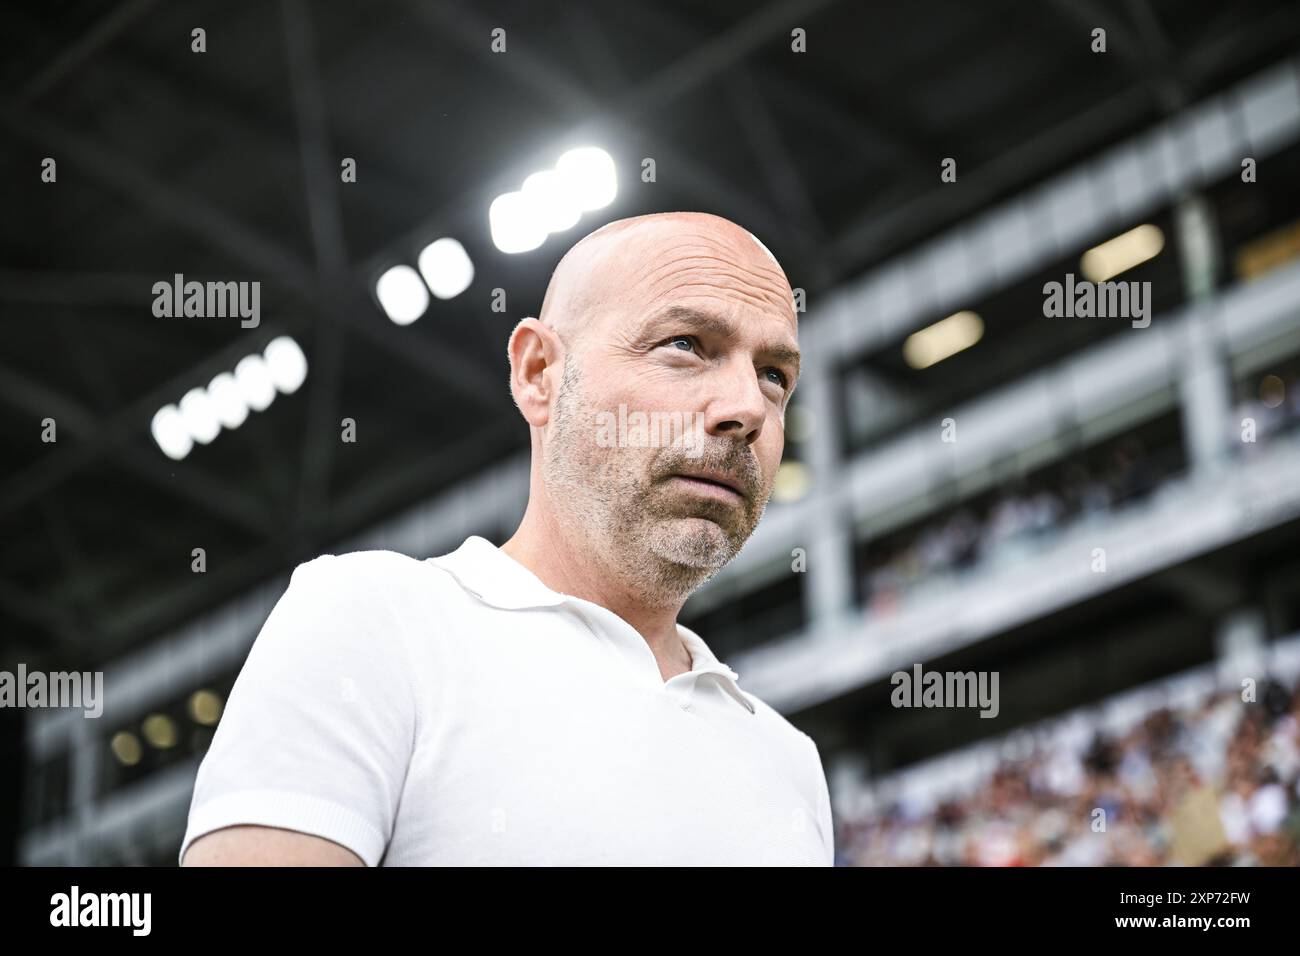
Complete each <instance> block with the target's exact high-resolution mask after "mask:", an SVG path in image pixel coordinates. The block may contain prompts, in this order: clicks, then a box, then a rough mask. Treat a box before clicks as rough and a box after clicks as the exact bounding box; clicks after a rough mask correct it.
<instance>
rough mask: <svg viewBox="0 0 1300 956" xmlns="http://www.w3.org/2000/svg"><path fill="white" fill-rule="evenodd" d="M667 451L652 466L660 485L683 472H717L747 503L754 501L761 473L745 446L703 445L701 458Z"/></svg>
mask: <svg viewBox="0 0 1300 956" xmlns="http://www.w3.org/2000/svg"><path fill="white" fill-rule="evenodd" d="M667 451H668V453H667V454H665V455H664V456H663V457H662V458H661V459H660V460H659V461H658V462H656V465H655V476H654V478H655V481H662V480H663V479H665V478H670V477H672V476H673V475H677V474H682V473H683V472H685V473H694V472H699V471H701V470H706V471H719V472H723V473H724V474H726V475H727V476H728V477H729V478H731V479H732V480H733V481H735V483H736V484H737V485H738V486H739V487H740V489H741V490H742V491H743V492H744V494H745V497H746V498H748V499H749V500H750V501H756V500H757V499H758V495H759V491H760V490H761V488H762V483H763V473H762V471H761V470H760V469H759V467H758V460H757V459H756V458H755V457H754V453H753V452H752V451H751V450H750V448H749V446H748V445H738V444H735V443H734V442H718V443H712V444H707V445H705V446H704V450H703V453H702V454H698V455H694V456H692V455H688V454H686V453H678V452H677V451H676V449H668V450H667Z"/></svg>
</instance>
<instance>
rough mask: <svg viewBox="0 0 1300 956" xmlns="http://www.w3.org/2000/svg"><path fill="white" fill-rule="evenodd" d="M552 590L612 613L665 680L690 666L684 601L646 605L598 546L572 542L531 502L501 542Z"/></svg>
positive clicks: (515, 558) (553, 521)
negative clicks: (681, 630) (681, 622)
mask: <svg viewBox="0 0 1300 956" xmlns="http://www.w3.org/2000/svg"><path fill="white" fill-rule="evenodd" d="M501 550H502V551H504V552H505V553H506V554H508V555H509V556H510V557H511V558H513V559H514V560H516V561H518V562H519V563H520V564H522V565H523V566H524V567H526V568H527V569H528V570H529V571H531V572H532V573H533V574H535V575H537V577H538V579H539V580H540V581H541V582H542V583H543V584H545V585H546V586H547V587H548V588H550V589H551V590H552V591H557V592H559V593H561V594H568V595H571V596H572V597H576V598H582V599H583V600H584V601H590V602H591V603H592V604H598V605H600V606H601V607H603V608H605V609H606V610H608V611H612V612H613V613H614V614H617V615H618V616H619V617H620V618H622V619H623V620H624V621H626V622H627V623H628V624H630V625H631V626H632V627H633V628H634V629H635V630H636V631H637V633H639V634H640V635H641V636H642V637H643V638H645V641H646V644H648V645H649V647H650V650H651V651H652V652H653V653H654V655H655V659H656V660H657V661H658V662H659V670H660V672H661V673H662V674H663V675H664V679H665V680H667V678H668V677H670V676H672V675H674V674H679V673H682V672H684V671H688V670H690V669H691V655H690V652H689V651H688V650H687V649H686V647H685V646H684V645H683V644H682V642H681V638H680V637H679V636H678V634H677V614H678V612H679V611H681V607H682V603H683V602H680V601H679V602H676V603H675V604H668V605H654V604H648V603H646V602H645V601H644V599H642V598H640V597H639V596H638V595H635V594H633V593H632V589H631V588H629V587H628V585H627V584H626V583H625V578H624V576H623V575H621V574H618V573H609V572H607V571H606V569H605V568H603V567H602V566H601V565H600V563H599V559H598V558H597V557H596V555H597V554H598V552H597V550H596V549H595V548H591V547H586V546H583V545H581V544H579V543H577V542H573V541H570V540H569V539H568V538H567V537H566V536H565V535H564V534H563V533H561V529H560V528H559V527H558V522H557V521H555V520H554V517H549V518H547V517H543V516H542V515H540V514H539V513H538V512H537V511H536V510H534V508H533V506H532V504H531V502H530V504H529V507H528V510H527V511H526V512H525V514H524V520H523V521H521V522H520V524H519V528H518V530H516V531H515V533H514V535H513V536H512V537H511V538H510V540H509V541H507V542H506V543H505V544H503V545H502V546H501Z"/></svg>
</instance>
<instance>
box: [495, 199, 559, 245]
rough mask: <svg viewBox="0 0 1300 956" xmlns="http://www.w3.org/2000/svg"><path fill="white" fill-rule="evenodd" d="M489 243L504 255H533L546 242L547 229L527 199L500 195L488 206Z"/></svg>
mask: <svg viewBox="0 0 1300 956" xmlns="http://www.w3.org/2000/svg"><path fill="white" fill-rule="evenodd" d="M488 225H489V226H490V227H491V230H492V242H493V244H495V245H496V247H497V248H498V249H500V250H501V251H502V252H506V253H511V254H513V253H518V252H532V251H533V250H534V249H536V248H537V247H538V246H540V245H541V244H542V243H543V242H545V241H546V227H545V226H543V225H542V221H541V217H540V216H539V215H538V212H537V210H536V209H535V208H534V206H533V203H532V202H531V201H530V200H529V197H527V196H525V195H524V194H523V193H522V192H514V193H503V194H501V195H500V196H498V197H497V198H496V199H494V200H492V205H491V206H489V207H488Z"/></svg>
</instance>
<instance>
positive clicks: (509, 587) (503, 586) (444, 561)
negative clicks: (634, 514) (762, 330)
mask: <svg viewBox="0 0 1300 956" xmlns="http://www.w3.org/2000/svg"><path fill="white" fill-rule="evenodd" d="M427 560H428V561H430V562H431V563H433V564H436V565H437V566H438V567H440V568H442V569H443V570H444V571H446V572H447V573H448V574H450V575H451V576H452V577H453V578H455V579H456V581H457V583H459V584H460V586H461V587H462V588H464V589H465V590H466V591H468V592H469V593H470V594H473V595H474V596H475V597H476V598H478V599H479V600H480V601H482V602H483V603H485V604H490V605H491V606H492V607H496V608H501V609H502V610H506V611H519V610H523V609H525V608H534V607H556V606H558V605H560V604H564V603H565V602H566V601H572V600H578V599H577V598H574V597H572V596H571V595H568V594H561V593H559V592H558V591H552V590H551V589H550V588H548V587H547V586H546V585H545V584H543V583H542V580H541V579H540V578H539V577H537V575H535V574H533V572H532V571H529V570H528V569H527V568H526V567H524V566H523V565H522V564H520V563H519V562H518V561H516V560H515V559H514V558H512V557H510V555H508V554H506V553H505V552H504V551H502V550H501V549H500V548H498V547H497V546H496V545H494V544H493V543H492V542H491V541H488V540H487V539H486V538H482V537H479V536H478V535H471V536H470V537H468V538H466V539H465V542H464V543H463V544H462V545H461V546H460V547H459V548H457V549H456V550H455V551H452V552H451V553H450V554H444V555H440V556H438V557H433V558H428V559H427ZM677 635H678V637H680V638H681V640H682V643H683V644H684V645H685V646H686V649H687V651H689V652H690V655H691V669H690V671H689V673H690V674H692V675H695V676H696V677H699V676H701V675H704V674H712V675H713V676H714V677H716V678H717V681H718V683H719V684H720V685H721V686H722V688H723V690H725V691H726V692H727V693H728V694H729V695H730V696H731V697H732V698H733V699H734V700H736V701H737V702H738V703H740V704H741V705H742V706H744V708H745V709H746V710H748V711H749V712H750V713H751V714H752V713H754V705H753V704H752V703H750V701H749V699H748V698H747V697H746V696H745V695H744V693H742V692H741V690H740V687H739V685H737V683H736V681H737V680H738V679H739V677H740V675H739V674H737V673H736V672H735V671H734V670H732V669H731V668H730V667H728V666H727V665H726V664H724V663H722V662H721V661H719V660H718V658H717V656H716V655H714V653H713V651H711V650H709V646H708V645H707V644H705V643H704V640H703V638H701V637H700V636H699V635H698V634H696V633H695V632H694V631H692V630H691V629H690V628H688V627H684V626H683V625H681V624H678V625H677ZM677 676H678V677H685V676H686V675H685V674H679V675H677ZM673 679H674V680H675V679H676V678H673Z"/></svg>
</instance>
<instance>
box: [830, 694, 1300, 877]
mask: <svg viewBox="0 0 1300 956" xmlns="http://www.w3.org/2000/svg"><path fill="white" fill-rule="evenodd" d="M1078 716H1079V718H1082V715H1078ZM1062 740H1063V738H1062V735H1061V734H1060V733H1059V732H1057V733H1056V734H1054V735H1051V734H1048V733H1046V732H1044V731H1042V728H1040V729H1039V732H1038V733H1036V734H1035V735H1034V737H1033V744H1032V748H1031V751H1030V753H1029V755H1028V756H1024V757H1018V758H1017V759H1004V760H1002V761H1001V762H1000V763H999V765H998V766H997V767H996V768H995V769H994V770H993V771H992V772H991V773H989V774H988V775H987V776H986V777H985V778H983V779H982V780H981V781H979V782H978V784H977V785H976V786H975V787H974V788H973V789H972V790H971V792H969V793H966V794H961V795H957V794H937V795H935V796H936V803H935V804H934V806H933V808H932V809H927V808H925V807H918V806H909V805H904V804H902V803H897V802H896V803H893V804H888V805H886V806H885V807H884V808H883V809H882V810H880V811H879V812H877V813H874V814H867V815H863V816H860V817H856V818H852V819H843V818H841V817H840V816H839V815H838V814H837V819H838V831H839V832H838V834H837V838H836V843H837V846H838V847H839V851H838V854H837V855H838V858H839V860H840V861H841V862H842V863H844V864H847V865H857V866H921V865H926V866H1162V865H1169V864H1171V863H1174V862H1177V861H1176V860H1175V859H1174V858H1173V856H1172V855H1171V848H1172V846H1173V843H1174V841H1175V839H1176V837H1177V836H1178V835H1179V834H1177V833H1176V832H1175V831H1176V830H1177V829H1178V828H1179V827H1182V828H1183V829H1184V830H1186V829H1187V828H1188V827H1189V826H1191V827H1193V828H1195V827H1198V826H1199V827H1203V828H1205V829H1207V830H1213V831H1214V832H1215V833H1218V832H1219V831H1220V829H1221V831H1222V837H1226V839H1227V849H1226V850H1216V851H1215V852H1214V853H1213V854H1212V855H1211V856H1209V857H1207V858H1206V859H1205V860H1204V861H1203V862H1204V863H1205V864H1207V865H1264V866H1296V865H1300V693H1297V688H1296V687H1295V686H1293V685H1286V684H1282V683H1280V682H1277V681H1271V682H1269V685H1268V689H1267V690H1266V692H1265V694H1264V695H1263V696H1261V699H1260V702H1259V703H1245V702H1243V701H1242V700H1241V699H1240V697H1239V696H1238V695H1237V694H1236V692H1235V691H1233V690H1225V691H1219V692H1215V693H1212V694H1209V695H1208V696H1206V697H1205V698H1204V699H1202V700H1200V701H1198V702H1196V703H1195V704H1193V705H1191V706H1187V707H1182V708H1179V709H1171V708H1168V707H1158V708H1155V709H1153V710H1151V711H1149V712H1148V713H1146V715H1145V716H1144V717H1143V718H1142V719H1140V720H1139V721H1138V722H1137V723H1136V724H1135V725H1134V726H1133V727H1132V728H1131V729H1130V730H1129V731H1128V732H1126V733H1123V734H1118V735H1108V734H1105V733H1102V732H1100V731H1097V730H1094V731H1093V732H1092V733H1091V734H1088V735H1085V736H1083V737H1082V739H1078V740H1077V743H1076V744H1075V745H1068V744H1067V745H1063V743H1062ZM1207 786H1208V787H1210V788H1211V790H1212V792H1213V793H1214V794H1217V817H1218V819H1217V821H1216V820H1209V821H1199V822H1193V823H1191V824H1189V823H1188V822H1187V819H1186V817H1182V818H1180V814H1178V813H1176V811H1177V810H1179V808H1180V807H1184V806H1185V805H1186V804H1185V801H1186V800H1187V798H1188V796H1189V794H1190V795H1195V794H1196V793H1197V792H1198V791H1201V790H1203V789H1204V788H1205V787H1207ZM1207 799H1208V798H1207ZM1215 802H1216V801H1214V800H1212V801H1211V803H1210V804H1209V813H1210V814H1211V815H1213V813H1214V805H1215ZM1098 809H1100V810H1104V811H1105V820H1106V829H1105V831H1104V832H1098V831H1097V830H1095V829H1094V828H1093V821H1094V819H1095V818H1096V811H1097V810H1098ZM1183 835H1184V836H1186V834H1183ZM1193 835H1196V834H1193ZM1220 839H1221V838H1220Z"/></svg>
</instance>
